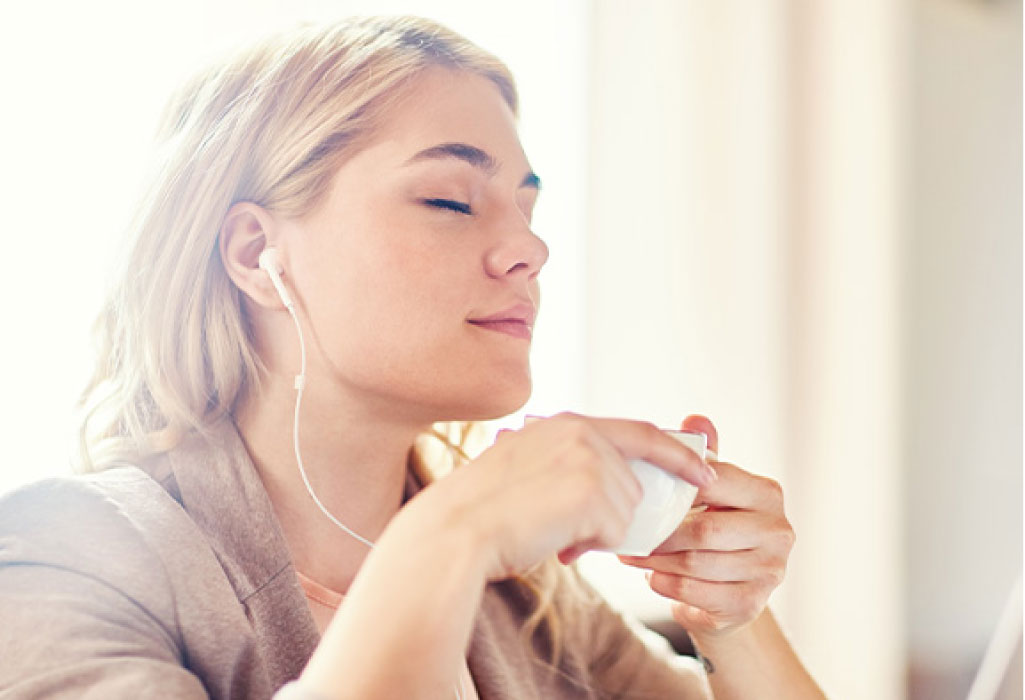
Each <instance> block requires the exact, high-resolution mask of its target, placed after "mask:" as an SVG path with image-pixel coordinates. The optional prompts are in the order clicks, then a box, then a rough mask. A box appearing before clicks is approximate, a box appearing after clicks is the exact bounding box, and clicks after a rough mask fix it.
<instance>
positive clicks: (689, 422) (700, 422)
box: [680, 415, 719, 454]
mask: <svg viewBox="0 0 1025 700" xmlns="http://www.w3.org/2000/svg"><path fill="white" fill-rule="evenodd" d="M680 427H681V428H682V429H683V430H687V431H689V432H693V433H704V434H705V437H707V438H708V449H709V450H711V451H712V452H714V453H716V454H719V432H718V431H717V430H716V429H715V426H714V425H713V424H712V421H711V420H709V419H708V418H706V417H705V416H702V415H689V416H687V417H686V418H684V419H683V423H682V424H681V425H680Z"/></svg>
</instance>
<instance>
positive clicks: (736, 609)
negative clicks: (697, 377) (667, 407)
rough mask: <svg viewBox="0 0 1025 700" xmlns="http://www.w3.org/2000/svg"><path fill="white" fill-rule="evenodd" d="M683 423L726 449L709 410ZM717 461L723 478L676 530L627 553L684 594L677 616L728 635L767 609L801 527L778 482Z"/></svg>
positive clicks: (655, 586)
mask: <svg viewBox="0 0 1025 700" xmlns="http://www.w3.org/2000/svg"><path fill="white" fill-rule="evenodd" d="M683 429H684V430H693V431H700V432H703V433H705V434H706V435H707V436H708V448H709V449H710V450H712V451H715V452H718V448H719V444H718V443H719V438H718V435H717V433H716V430H715V426H713V425H712V423H711V421H709V420H708V419H707V418H704V417H702V416H688V417H687V419H686V420H684V421H683ZM711 464H712V466H713V468H714V469H715V470H716V472H717V473H718V475H719V478H718V480H716V481H715V482H714V483H711V484H708V485H705V486H703V487H702V488H701V489H700V490H699V491H698V495H697V498H696V499H695V501H694V506H695V507H694V508H692V510H691V512H690V514H689V515H688V516H687V517H686V518H684V521H683V523H681V525H680V527H679V528H678V529H677V530H676V532H674V533H673V534H672V535H670V536H669V538H668V539H667V540H666V541H665V542H664V543H662V544H661V545H659V547H658V548H657V549H655V551H654V552H653V553H652V554H651V555H650V556H647V557H627V556H621V557H620V561H622V562H623V563H625V564H629V565H631V566H636V567H640V568H645V569H651V570H652V574H651V575H650V578H649V581H648V583H649V585H650V586H651V588H652V590H654V591H655V592H656V593H659V594H661V595H663V596H666V597H668V598H671V599H673V600H675V601H677V602H676V603H675V604H674V605H673V617H674V618H675V619H676V621H677V622H679V623H680V624H681V625H682V626H683V627H684V628H685V629H687V631H688V632H690V633H692V634H697V635H705V636H725V635H727V634H729V633H731V632H733V631H735V630H737V629H739V628H741V627H744V626H745V625H747V624H749V623H750V622H752V621H753V620H755V619H756V618H757V617H758V616H759V615H760V614H761V613H762V610H763V609H764V608H765V604H766V602H767V601H768V598H769V594H770V593H772V591H773V590H774V589H775V588H776V587H777V586H778V585H779V584H780V583H781V582H782V580H783V573H784V571H785V570H786V564H787V558H788V557H789V555H790V550H791V548H792V547H793V545H794V531H793V529H792V528H791V527H790V523H789V522H787V519H786V516H785V515H784V513H783V492H782V490H781V489H780V486H779V484H778V483H776V482H775V481H772V480H771V479H766V478H763V477H759V476H755V475H753V474H750V473H748V472H746V471H744V470H743V469H741V468H740V467H737V466H735V465H733V464H729V463H726V462H711Z"/></svg>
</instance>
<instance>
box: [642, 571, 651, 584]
mask: <svg viewBox="0 0 1025 700" xmlns="http://www.w3.org/2000/svg"><path fill="white" fill-rule="evenodd" d="M651 574H652V572H651V571H645V572H644V580H645V581H647V582H648V583H651Z"/></svg>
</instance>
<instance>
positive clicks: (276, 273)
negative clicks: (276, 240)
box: [259, 248, 293, 309]
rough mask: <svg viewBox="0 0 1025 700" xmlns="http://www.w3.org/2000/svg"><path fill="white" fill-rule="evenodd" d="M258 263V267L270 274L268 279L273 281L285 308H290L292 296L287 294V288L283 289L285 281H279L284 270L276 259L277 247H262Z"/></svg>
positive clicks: (291, 306)
mask: <svg viewBox="0 0 1025 700" xmlns="http://www.w3.org/2000/svg"><path fill="white" fill-rule="evenodd" d="M259 265H260V269H261V270H263V271H264V272H266V273H267V274H268V275H269V276H270V281H271V282H273V283H274V289H276V290H277V291H278V296H279V297H281V303H282V304H284V305H285V308H288V309H292V308H293V304H292V297H291V296H289V294H288V290H287V289H285V283H284V282H282V281H281V273H282V272H284V268H283V267H282V266H281V263H280V262H279V261H278V251H277V249H276V248H264V249H263V252H262V253H260V259H259Z"/></svg>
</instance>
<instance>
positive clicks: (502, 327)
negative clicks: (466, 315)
mask: <svg viewBox="0 0 1025 700" xmlns="http://www.w3.org/2000/svg"><path fill="white" fill-rule="evenodd" d="M536 313H537V309H536V308H535V307H534V305H533V304H527V303H522V302H521V303H518V304H514V305H513V306H510V307H509V308H507V309H504V310H502V311H499V312H498V313H494V314H491V315H488V316H484V317H481V318H471V319H467V322H468V323H470V324H472V325H474V326H477V327H478V328H482V329H484V330H486V331H494V332H495V333H504V334H505V335H511V336H513V337H514V338H523V339H525V340H530V338H531V336H532V335H533V333H534V316H535V314H536Z"/></svg>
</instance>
